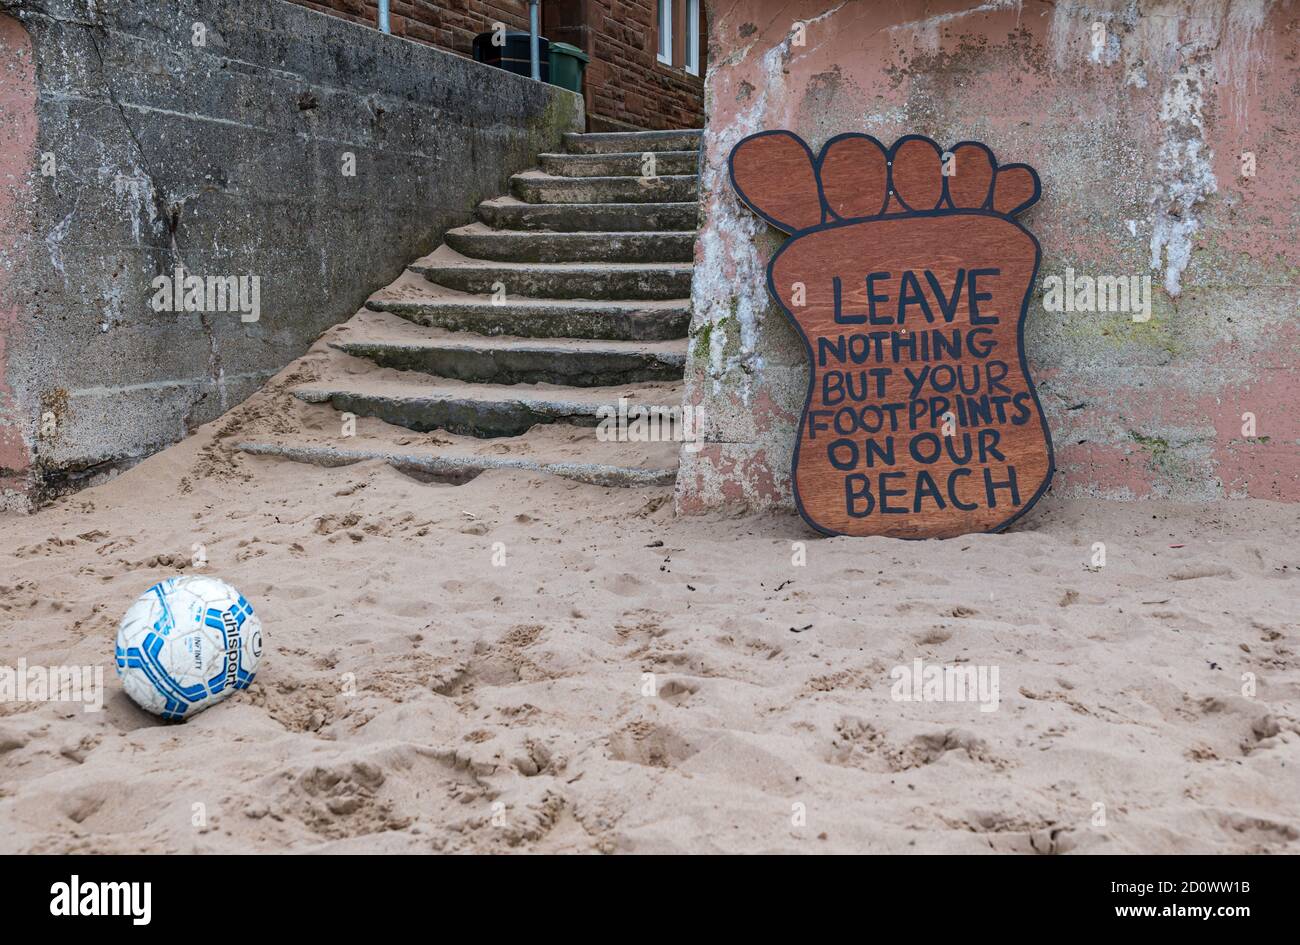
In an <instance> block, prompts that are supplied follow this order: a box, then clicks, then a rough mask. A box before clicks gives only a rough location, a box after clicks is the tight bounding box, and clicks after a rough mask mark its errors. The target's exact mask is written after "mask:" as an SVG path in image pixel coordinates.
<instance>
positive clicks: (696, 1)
mask: <svg viewBox="0 0 1300 945" xmlns="http://www.w3.org/2000/svg"><path fill="white" fill-rule="evenodd" d="M686 71H687V72H689V73H690V74H691V75H699V74H700V0H686Z"/></svg>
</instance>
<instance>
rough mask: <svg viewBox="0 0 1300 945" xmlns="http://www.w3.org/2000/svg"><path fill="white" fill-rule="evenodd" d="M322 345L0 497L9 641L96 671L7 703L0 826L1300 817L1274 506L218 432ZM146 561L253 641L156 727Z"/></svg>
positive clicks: (423, 836) (582, 842) (873, 827)
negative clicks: (22, 498)
mask: <svg viewBox="0 0 1300 945" xmlns="http://www.w3.org/2000/svg"><path fill="white" fill-rule="evenodd" d="M324 357H325V355H322V354H320V353H319V349H318V350H317V352H316V353H314V354H312V355H309V356H308V357H307V358H306V359H304V360H303V361H301V362H299V363H297V364H295V365H294V366H293V367H291V368H290V369H289V370H287V371H286V372H285V373H284V374H283V375H281V376H280V377H279V378H277V380H276V381H275V382H274V383H273V384H272V385H270V387H269V388H268V389H267V390H266V391H264V392H263V393H260V394H258V395H257V396H256V397H254V398H253V399H252V400H251V401H249V402H248V403H246V404H244V405H242V406H240V407H238V408H236V409H235V410H233V411H232V412H231V413H230V414H228V415H227V416H225V417H223V418H222V419H221V420H219V421H217V422H215V423H213V424H210V425H209V426H208V427H205V428H204V429H202V430H200V431H199V432H198V433H197V434H196V435H195V436H193V437H191V438H190V439H189V440H187V441H185V442H183V443H181V444H179V445H178V446H176V447H174V448H172V449H169V450H167V451H165V452H163V453H160V454H158V455H156V456H154V457H152V458H151V459H149V460H147V461H145V462H144V463H141V464H140V465H139V466H137V467H135V468H134V469H132V470H130V471H129V472H127V473H125V474H123V475H121V476H119V477H118V478H116V479H114V480H113V481H111V482H109V483H106V484H104V485H101V486H99V487H96V488H92V489H89V490H87V491H84V492H82V493H79V494H77V495H75V496H72V497H70V498H68V499H65V500H62V501H60V502H58V503H57V504H55V505H53V506H52V507H49V508H47V509H45V510H43V511H41V512H39V513H38V514H35V515H31V516H9V517H4V518H0V562H2V563H0V665H9V666H13V665H16V664H17V661H18V660H20V659H25V660H26V661H27V662H28V664H60V665H67V664H75V665H82V664H87V665H91V664H93V665H98V666H102V667H104V668H105V685H106V694H105V698H104V707H103V710H102V711H100V712H98V713H95V712H86V711H83V709H82V707H80V706H78V705H76V704H72V703H67V702H7V703H0V852H5V853H10V852H100V853H133V852H146V851H148V852H182V853H192V852H194V853H200V852H279V851H300V852H305V851H318V852H320V851H323V852H605V853H610V852H632V853H658V852H685V851H689V852H723V851H725V852H760V851H781V852H799V853H813V852H850V851H863V852H881V853H885V852H887V853H937V852H952V853H981V852H1004V853H1139V852H1140V853H1188V852H1215V853H1238V852H1297V850H1300V724H1298V723H1297V717H1298V716H1300V708H1298V706H1300V661H1298V658H1297V655H1296V648H1297V644H1298V643H1300V604H1298V603H1297V600H1298V599H1300V594H1298V593H1297V591H1298V589H1300V542H1298V541H1297V538H1298V537H1300V527H1298V526H1297V519H1298V518H1300V513H1298V512H1297V508H1296V507H1295V506H1288V505H1279V504H1269V503H1263V502H1249V501H1237V502H1224V503H1219V504H1213V505H1195V506H1179V505H1171V504H1164V503H1155V502H1141V503H1129V504H1110V503H1104V502H1099V501H1064V500H1060V499H1058V498H1055V497H1053V496H1052V495H1051V494H1049V495H1048V496H1047V497H1046V498H1045V499H1044V500H1043V501H1042V502H1041V503H1040V505H1039V506H1038V508H1037V509H1035V511H1034V512H1033V513H1031V514H1030V515H1029V516H1027V517H1026V518H1025V519H1024V520H1023V521H1021V522H1019V523H1017V525H1016V526H1015V527H1014V529H1013V531H1011V532H1010V533H1008V534H1004V535H984V536H970V537H966V538H960V539H954V540H950V541H945V542H902V541H892V540H885V539H869V540H854V539H843V538H841V539H825V538H820V537H817V536H816V535H815V534H813V533H810V532H809V531H808V530H807V529H806V527H805V526H804V525H803V524H802V523H801V522H800V521H799V519H798V518H796V517H795V516H794V515H769V516H762V517H722V516H711V517H701V518H678V517H675V516H674V514H673V508H672V499H671V489H670V488H660V487H653V488H639V489H616V488H604V487H598V486H591V485H583V484H580V483H575V482H570V481H566V480H562V479H557V478H552V477H547V476H542V475H535V474H527V473H519V472H510V471H493V472H488V473H485V474H483V475H481V476H479V477H478V478H476V479H473V480H472V481H470V482H468V483H466V484H463V485H447V484H440V483H437V482H427V481H420V480H418V479H416V478H412V477H411V476H408V475H406V474H404V473H402V472H399V471H398V470H396V469H394V468H391V467H389V466H387V465H385V464H383V463H382V462H377V461H376V462H366V463H361V464H356V465H352V466H345V467H338V468H331V469H322V468H317V467H315V466H309V465H302V464H295V463H292V462H288V461H285V460H280V459H273V458H266V457H251V456H247V455H241V454H237V453H234V452H232V450H231V448H230V447H231V445H232V444H233V443H234V442H237V441H239V440H240V439H243V438H247V437H248V436H249V435H250V433H265V432H267V431H274V430H280V431H281V432H293V433H295V434H302V433H303V432H304V430H308V429H317V431H318V432H319V433H320V434H321V435H322V436H324V435H326V434H327V433H328V432H329V431H328V430H326V429H325V428H326V427H327V426H328V425H329V424H330V423H331V422H332V421H330V420H328V419H325V415H324V414H322V411H327V410H328V408H327V407H319V406H317V407H308V406H306V405H301V404H298V403H297V402H296V401H292V400H291V399H290V398H288V397H286V395H285V394H284V392H283V388H284V387H285V386H286V385H288V384H290V383H292V382H295V381H301V380H310V379H313V378H314V377H315V376H316V374H318V373H319V363H318V362H320V360H321V359H322V358H324ZM361 422H362V423H363V424H366V425H367V429H368V430H369V432H370V433H371V434H372V435H379V434H384V433H387V434H389V435H391V436H392V437H393V438H394V441H397V440H402V439H405V440H407V441H408V442H409V441H410V440H411V439H412V438H413V439H414V440H417V441H420V440H425V441H427V440H428V437H430V436H432V435H423V436H421V435H415V436H414V437H412V435H410V434H409V433H407V432H406V431H398V430H396V429H391V430H388V431H384V430H381V429H380V427H382V425H380V424H376V423H374V422H373V421H365V420H363V421H361ZM549 432H550V434H551V435H553V436H554V435H556V431H549ZM501 448H503V449H508V448H510V446H509V444H508V443H503V444H502V445H501ZM796 542H802V543H803V551H802V554H803V555H804V556H806V562H805V563H803V564H797V563H795V561H796V560H797V559H798V558H799V557H800V549H799V546H797V545H794V544H792V543H796ZM1095 542H1104V543H1105V547H1106V560H1105V564H1104V566H1100V567H1098V566H1095V565H1094V550H1093V545H1094V543H1095ZM196 544H200V545H202V546H203V549H204V551H205V553H206V557H207V564H206V565H205V566H204V567H203V568H202V569H196V568H194V567H193V565H192V564H191V556H192V551H193V548H194V546H195V545H196ZM501 553H504V556H505V563H504V566H501V567H496V566H494V564H493V557H494V554H495V555H496V556H497V558H498V560H499V559H500V555H501ZM176 573H205V574H211V575H214V576H218V577H221V578H223V579H224V580H227V581H229V582H230V583H232V584H234V585H235V586H236V587H237V588H239V589H240V590H241V591H242V592H243V593H244V594H245V595H246V596H247V597H248V598H249V599H250V600H251V601H252V602H253V604H254V606H255V607H256V609H257V611H258V613H259V615H260V616H261V619H262V621H263V625H264V628H265V641H266V645H267V654H266V656H265V657H264V659H263V662H262V666H261V669H260V672H259V674H258V678H257V681H256V682H255V683H254V685H253V687H252V688H251V689H250V690H249V691H248V692H246V693H241V694H239V695H237V696H236V697H234V698H233V699H231V700H229V701H227V702H225V703H223V704H221V705H219V706H216V707H214V708H213V709H211V710H209V711H207V712H203V713H201V714H199V715H197V716H195V717H193V718H192V719H191V720H190V721H188V722H185V723H184V724H166V723H161V722H159V721H157V720H155V719H154V718H152V717H151V716H148V715H146V714H145V713H144V712H142V711H141V710H139V709H138V708H136V707H135V705H134V704H133V703H131V702H130V700H129V699H128V698H127V697H126V696H125V695H124V693H123V692H122V690H121V688H120V685H119V684H118V681H117V679H116V676H115V674H114V671H113V669H112V654H113V640H114V636H115V633H116V629H117V621H118V620H119V619H120V617H121V615H122V613H123V612H124V611H125V610H126V608H127V606H128V605H129V604H130V603H131V601H132V600H134V599H135V597H136V596H137V595H139V594H140V593H141V592H142V591H144V589H145V588H147V587H148V586H149V585H150V584H152V583H153V582H155V581H157V580H159V579H161V578H164V577H167V576H169V575H174V574H176ZM918 659H919V660H921V661H923V662H922V666H923V667H926V666H932V665H933V666H939V667H942V666H969V667H973V668H983V670H982V671H984V672H985V673H991V672H992V671H993V670H996V672H997V678H998V689H999V696H998V701H997V704H996V708H995V709H993V710H991V711H985V710H986V709H990V708H991V702H990V701H989V700H987V699H986V700H985V701H984V703H983V704H981V703H980V702H978V701H962V702H952V701H932V700H931V701H899V700H897V699H895V698H893V697H892V696H893V694H894V690H896V689H897V688H898V687H897V686H896V685H895V681H896V677H895V676H891V671H893V670H894V668H895V667H900V666H902V667H911V666H913V665H914V662H913V661H914V660H918ZM646 674H653V676H652V677H650V676H647V675H646ZM1247 674H1249V675H1247ZM985 678H986V680H987V679H991V676H986V677H985ZM1243 680H1244V681H1243ZM1251 680H1253V684H1254V689H1253V694H1252V691H1251V689H1250V686H1249V683H1250V682H1251ZM986 695H987V693H986Z"/></svg>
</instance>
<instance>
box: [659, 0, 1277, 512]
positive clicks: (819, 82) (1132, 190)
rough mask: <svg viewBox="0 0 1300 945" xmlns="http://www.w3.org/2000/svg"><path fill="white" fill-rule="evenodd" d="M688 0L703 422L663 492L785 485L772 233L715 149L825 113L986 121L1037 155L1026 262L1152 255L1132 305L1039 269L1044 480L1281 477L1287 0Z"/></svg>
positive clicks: (1138, 483) (1036, 353) (799, 390)
mask: <svg viewBox="0 0 1300 945" xmlns="http://www.w3.org/2000/svg"><path fill="white" fill-rule="evenodd" d="M710 13H711V16H710V22H711V29H712V33H711V37H710V42H711V49H712V55H711V57H710V67H709V73H708V77H707V81H706V114H707V123H706V131H705V138H704V147H705V158H704V161H705V167H704V171H703V177H702V180H701V190H702V200H703V226H702V230H701V237H700V242H699V244H698V245H697V248H696V270H695V281H694V289H693V302H694V316H693V326H692V341H691V357H690V361H689V366H688V375H687V381H688V395H687V399H688V402H689V403H695V404H699V405H702V406H703V407H704V409H705V411H706V416H707V418H708V422H707V425H706V430H707V438H708V439H709V441H710V442H709V443H708V445H707V446H706V447H705V448H704V449H703V450H701V451H699V452H695V453H692V452H689V451H688V452H683V454H682V463H683V465H682V473H681V476H680V477H679V480H678V505H679V508H681V509H683V510H685V511H695V510H700V509H705V508H713V507H718V506H728V505H729V506H749V507H765V506H788V505H790V504H791V494H790V482H789V467H790V459H791V451H792V449H793V444H794V440H795V428H796V424H797V422H798V418H799V413H800V408H801V406H802V402H803V395H804V391H805V388H806V385H807V365H806V361H805V356H804V351H803V347H802V345H801V344H800V342H799V340H798V338H797V336H796V335H795V333H794V331H793V330H792V329H791V328H790V327H789V326H788V325H787V324H786V322H785V319H784V317H783V316H782V314H781V313H780V312H779V310H778V309H777V308H776V307H775V306H774V305H773V304H772V303H770V302H769V301H768V298H767V294H766V291H765V287H766V281H765V280H766V272H765V270H766V265H767V261H768V259H769V258H770V256H771V254H772V253H773V252H774V251H775V249H776V248H777V247H778V246H779V245H780V244H781V242H782V241H783V236H782V234H779V233H777V232H775V231H773V230H770V229H769V228H768V227H767V226H766V225H765V224H764V223H762V222H761V221H760V220H758V219H757V218H755V217H754V216H753V215H752V214H751V213H749V212H748V211H747V210H745V209H744V208H743V207H742V206H741V204H740V203H739V202H738V201H737V199H736V197H735V195H734V194H733V193H732V191H731V189H730V186H729V183H728V180H727V173H726V160H727V155H728V153H729V152H730V151H731V149H732V147H734V146H735V144H736V143H737V142H738V141H739V140H740V139H741V138H743V137H745V136H746V135H748V134H751V133H753V132H755V131H759V130H763V129H774V128H789V129H792V130H794V131H796V132H798V133H799V134H801V135H802V136H803V137H804V138H805V139H806V140H808V142H809V143H810V144H811V145H812V146H813V148H814V150H818V149H820V147H821V145H822V143H823V142H824V141H826V140H827V139H828V138H830V137H831V136H833V135H834V134H836V133H839V132H844V131H865V132H868V133H870V134H873V135H875V136H876V137H877V138H879V139H881V140H882V141H884V142H885V143H886V144H888V143H891V142H892V141H893V140H894V139H895V138H897V137H899V136H901V135H903V134H907V133H912V132H915V133H921V134H926V135H929V136H930V137H932V138H934V139H936V140H938V141H939V142H941V143H944V144H953V143H956V142H958V141H961V140H964V139H975V140H980V141H984V142H987V143H988V144H989V145H990V146H991V147H992V149H993V151H994V152H995V153H996V154H997V156H998V158H999V159H1000V160H1002V161H1007V162H1014V161H1024V162H1028V163H1029V164H1032V165H1033V166H1034V167H1035V168H1037V170H1038V172H1039V174H1040V175H1041V177H1042V182H1043V199H1042V200H1041V201H1040V202H1039V203H1038V204H1037V205H1036V206H1035V207H1034V208H1033V209H1031V210H1030V211H1029V212H1028V213H1027V214H1025V215H1024V217H1022V220H1023V221H1024V222H1025V223H1026V225H1027V226H1028V227H1029V228H1030V229H1031V230H1033V231H1034V232H1035V233H1036V234H1037V235H1038V237H1039V240H1040V242H1041V243H1042V247H1043V262H1042V267H1041V269H1040V272H1039V276H1040V281H1041V280H1043V279H1045V278H1046V277H1049V276H1053V275H1055V276H1058V277H1064V276H1065V275H1066V270H1067V268H1069V269H1073V270H1074V271H1075V273H1076V274H1078V275H1087V276H1092V277H1098V276H1128V275H1139V276H1140V275H1149V276H1150V277H1151V283H1152V289H1153V295H1154V300H1153V307H1152V312H1151V317H1150V319H1149V320H1147V321H1135V320H1134V319H1133V317H1132V315H1131V314H1129V313H1123V312H1055V311H1048V310H1047V308H1046V307H1045V306H1044V296H1043V294H1042V293H1041V292H1036V294H1035V300H1034V301H1033V303H1032V304H1031V309H1030V313H1029V316H1028V322H1027V327H1026V340H1027V348H1028V355H1029V361H1030V365H1031V368H1032V370H1033V373H1034V376H1035V377H1036V379H1037V381H1038V387H1039V392H1040V395H1041V397H1042V400H1043V406H1044V408H1045V410H1046V412H1047V414H1048V418H1049V420H1050V423H1051V427H1052V433H1053V439H1054V442H1055V445H1056V459H1057V467H1058V469H1057V477H1056V479H1055V485H1054V491H1055V492H1056V493H1057V494H1067V495H1085V494H1086V495H1100V496H1108V497H1115V498H1125V499H1127V498H1144V497H1152V496H1169V497H1176V498H1185V499H1210V498H1215V497H1220V496H1228V497H1238V496H1252V497H1261V498H1273V499H1284V500H1290V501H1295V500H1300V416H1298V415H1297V411H1296V409H1295V404H1296V390H1297V389H1298V385H1300V373H1298V372H1300V368H1298V367H1297V362H1298V356H1297V355H1298V351H1300V321H1298V320H1297V295H1298V294H1300V284H1298V280H1297V278H1296V275H1297V264H1298V263H1300V241H1298V240H1297V233H1298V229H1297V222H1298V221H1297V216H1298V214H1300V201H1298V200H1297V195H1298V194H1300V175H1297V173H1296V166H1295V163H1294V160H1293V155H1294V154H1295V153H1296V149H1297V147H1300V116H1298V115H1297V108H1296V88H1297V82H1298V81H1300V74H1298V72H1297V62H1298V60H1300V9H1298V7H1297V5H1296V4H1294V3H1288V2H1268V0H1232V2H1229V0H1184V2H1133V0H1128V2H1118V0H1117V2H1106V0H1100V2H1093V3H1086V4H1085V3H1078V2H1056V3H1048V2H1039V0H1025V2H1023V3H1022V2H1016V0H990V2H983V3H974V2H919V0H914V2H902V3H893V4H872V3H865V2H853V0H847V2H831V3H821V2H807V0H796V2H794V3H791V4H786V3H784V0H782V2H777V0H739V2H735V3H731V2H730V0H729V2H727V3H718V2H711V3H710ZM800 24H802V25H800ZM801 34H802V35H801ZM800 38H803V39H804V42H803V44H802V45H800V44H799V39H800ZM1246 152H1249V153H1250V154H1253V156H1254V164H1255V167H1254V176H1246V175H1245V174H1243V168H1244V167H1247V165H1248V160H1249V159H1248V158H1247V159H1246V160H1245V161H1244V160H1243V155H1244V154H1246ZM1246 414H1249V415H1253V417H1254V430H1253V431H1252V430H1251V428H1250V427H1249V426H1248V425H1247V424H1248V422H1249V418H1247V420H1245V421H1243V415H1246Z"/></svg>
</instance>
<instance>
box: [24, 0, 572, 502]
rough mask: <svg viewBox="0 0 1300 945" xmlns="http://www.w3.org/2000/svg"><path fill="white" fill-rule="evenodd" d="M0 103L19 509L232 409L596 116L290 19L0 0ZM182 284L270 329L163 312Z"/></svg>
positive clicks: (467, 67) (388, 43)
mask: <svg viewBox="0 0 1300 945" xmlns="http://www.w3.org/2000/svg"><path fill="white" fill-rule="evenodd" d="M5 13H8V14H11V16H6V15H5ZM200 40H201V41H200ZM0 81H3V86H0V125H2V126H3V130H4V133H5V135H6V144H5V148H4V151H3V154H2V156H0V224H5V225H3V226H2V227H0V396H2V397H3V400H2V401H0V477H3V481H0V495H3V496H7V498H4V499H3V504H5V505H8V506H20V505H26V504H28V502H29V501H30V500H32V499H39V498H41V497H42V496H45V495H48V494H51V493H54V492H57V491H60V490H63V489H67V488H73V487H76V486H77V485H79V484H82V483H84V482H86V481H88V480H90V479H92V478H93V477H94V476H95V475H98V474H101V473H105V472H110V471H112V470H114V469H118V468H121V467H123V466H126V465H129V464H131V463H134V462H136V461H137V460H139V459H140V458H142V457H143V456H145V455H147V454H149V453H150V452H152V451H154V450H157V449H160V448H162V447H164V446H167V445H168V444H170V443H173V442H175V441H176V440H178V439H179V438H181V437H183V436H184V435H185V434H186V432H187V431H189V430H191V429H193V428H194V427H195V426H196V425H198V424H201V423H204V422H206V421H208V420H211V419H212V418H214V417H216V416H218V415H219V414H221V413H222V412H223V411H225V410H226V409H227V408H229V407H231V406H232V405H234V404H236V403H238V402H239V401H240V400H241V399H243V398H244V397H246V396H247V395H248V394H249V393H251V392H252V391H253V390H255V389H256V388H257V387H258V386H259V385H260V384H261V383H262V382H263V381H264V380H265V379H266V378H267V377H268V376H270V375H271V374H273V373H275V372H276V371H277V370H279V369H280V368H281V367H283V366H284V365H285V364H286V363H288V362H289V361H290V360H291V359H292V358H294V357H295V356H297V355H298V354H300V353H301V352H302V351H304V350H305V349H306V348H307V347H308V345H310V343H311V342H312V341H313V340H314V339H315V338H316V337H317V336H318V335H319V334H320V332H321V331H322V330H324V329H325V328H327V327H328V326H330V325H332V324H335V323H337V322H339V321H341V320H343V319H346V318H347V317H349V316H350V315H351V314H352V313H353V312H355V311H356V309H357V308H358V307H359V306H360V305H361V303H362V302H363V301H364V300H365V298H366V296H367V295H369V294H370V293H371V292H373V291H374V290H375V289H376V288H379V287H380V286H382V285H384V284H386V283H387V282H389V281H391V280H392V279H393V278H395V277H396V276H397V274H398V273H400V271H401V269H402V267H403V265H405V264H406V263H407V262H409V261H410V260H411V259H413V258H416V257H417V256H419V255H421V254H423V253H426V252H428V251H430V250H432V249H433V248H434V247H435V246H436V245H437V243H438V241H439V240H440V239H441V236H442V233H443V232H444V231H445V230H446V229H448V228H449V227H452V226H456V225H459V224H462V223H465V222H467V221H468V220H469V219H470V218H471V215H472V212H473V208H474V206H475V204H476V203H477V202H478V201H479V200H481V199H483V198H487V197H492V196H495V195H497V194H500V193H504V192H505V191H506V189H507V186H508V184H507V181H508V178H509V176H510V175H511V174H512V173H515V172H517V171H519V170H522V169H525V168H527V167H529V166H531V165H532V164H533V163H534V160H535V155H536V154H537V152H539V151H547V150H555V149H556V148H558V147H559V146H560V139H561V135H562V133H563V132H565V131H570V130H580V129H581V127H582V99H581V97H580V96H576V95H574V94H572V93H570V92H566V91H563V90H561V89H558V88H555V87H553V86H547V85H543V84H540V83H535V82H531V81H529V80H527V79H524V78H521V77H518V76H514V75H511V74H509V73H506V72H504V71H502V70H500V69H495V68H492V67H489V66H483V65H479V64H476V63H473V62H470V61H467V60H465V59H463V58H460V57H457V56H453V55H450V54H448V53H444V52H441V51H439V50H436V49H433V48H431V47H429V46H424V45H419V44H415V43H411V42H407V41H405V40H402V39H398V38H396V37H391V36H384V35H382V34H380V33H378V32H376V31H375V30H373V29H368V28H365V27H361V26H357V25H355V24H352V23H349V22H347V21H345V20H342V19H339V18H336V17H332V16H324V15H321V14H318V13H314V12H312V11H309V10H306V9H303V8H301V7H298V6H293V5H291V4H288V3H283V2H280V0H271V2H267V0H180V2H174V0H173V2H164V0H115V2H114V3H112V4H106V3H102V2H100V3H91V2H88V0H0ZM353 167H355V173H350V171H351V170H352V169H353ZM178 266H179V267H183V268H184V269H185V270H186V271H187V272H188V273H191V274H194V275H198V276H203V277H207V276H257V277H258V279H259V282H260V296H261V298H260V318H259V319H258V320H257V321H253V322H250V321H243V320H241V316H240V314H239V313H237V312H235V313H232V312H228V311H220V312H213V311H206V312H202V311H201V312H185V311H181V312H173V311H156V310H155V309H154V307H153V306H152V305H151V301H152V299H153V297H154V295H155V288H154V286H153V284H152V280H154V278H155V277H156V276H159V275H171V274H172V273H173V272H174V271H175V269H176V267H178Z"/></svg>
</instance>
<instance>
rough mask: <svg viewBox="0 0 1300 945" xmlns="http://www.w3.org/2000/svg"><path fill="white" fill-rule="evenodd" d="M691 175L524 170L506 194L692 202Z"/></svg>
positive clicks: (551, 199) (530, 198)
mask: <svg viewBox="0 0 1300 945" xmlns="http://www.w3.org/2000/svg"><path fill="white" fill-rule="evenodd" d="M696 183H697V178H696V176H695V175H694V174H661V175H660V176H658V177H555V176H553V175H551V174H543V173H542V172H541V171H524V172H523V173H522V174H516V175H515V176H514V177H512V178H510V192H511V193H512V194H514V195H515V196H516V197H518V198H519V199H520V200H522V201H524V202H525V203H680V202H684V201H689V200H695V199H696V197H697V191H696Z"/></svg>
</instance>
